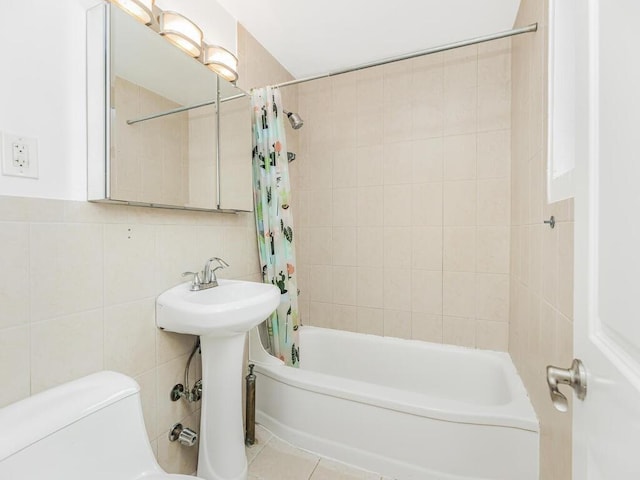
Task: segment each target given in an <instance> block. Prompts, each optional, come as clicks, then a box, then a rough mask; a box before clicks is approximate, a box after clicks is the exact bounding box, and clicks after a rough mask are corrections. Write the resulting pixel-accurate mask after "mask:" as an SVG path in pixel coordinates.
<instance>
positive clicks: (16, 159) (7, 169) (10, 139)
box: [2, 133, 38, 178]
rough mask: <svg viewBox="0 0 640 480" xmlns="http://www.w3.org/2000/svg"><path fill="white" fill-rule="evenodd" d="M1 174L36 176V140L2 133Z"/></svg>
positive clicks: (25, 176)
mask: <svg viewBox="0 0 640 480" xmlns="http://www.w3.org/2000/svg"><path fill="white" fill-rule="evenodd" d="M3 143H4V146H3V148H2V152H3V155H2V157H3V158H2V174H3V175H8V176H14V177H24V178H38V141H37V140H36V139H35V138H30V137H23V136H20V135H11V134H8V133H5V134H4V135H3Z"/></svg>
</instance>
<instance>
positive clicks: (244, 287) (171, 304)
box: [156, 280, 280, 337]
mask: <svg viewBox="0 0 640 480" xmlns="http://www.w3.org/2000/svg"><path fill="white" fill-rule="evenodd" d="M190 285H191V283H190V282H187V283H183V284H181V285H178V286H175V287H173V288H171V289H169V290H167V291H166V292H164V293H162V294H161V295H160V296H159V297H158V300H157V302H156V322H157V324H158V327H160V328H163V329H165V330H168V331H170V332H176V333H187V334H191V335H200V336H222V337H226V336H231V335H237V334H239V333H245V332H248V331H249V330H250V329H251V328H252V327H254V326H256V325H258V324H259V323H261V322H262V321H263V320H265V319H266V318H267V317H268V316H269V315H270V314H271V312H273V311H274V310H275V309H276V307H277V306H278V303H279V302H280V290H279V289H278V287H276V286H275V285H270V284H265V283H255V282H243V281H239V280H218V286H217V287H213V288H209V289H207V290H200V291H198V292H192V291H191V290H189V287H190Z"/></svg>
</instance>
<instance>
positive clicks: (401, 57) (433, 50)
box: [271, 23, 538, 88]
mask: <svg viewBox="0 0 640 480" xmlns="http://www.w3.org/2000/svg"><path fill="white" fill-rule="evenodd" d="M537 30H538V24H537V23H532V24H531V25H528V26H526V27H520V28H514V29H513V30H506V31H503V32H498V33H492V34H490V35H483V36H481V37H475V38H470V39H468V40H461V41H459V42H453V43H447V44H445V45H439V46H437V47H431V48H427V49H426V50H420V51H418V52H413V53H407V54H405V55H399V56H397V57H391V58H386V59H384V60H378V61H375V62H370V63H363V64H361V65H357V66H355V67H349V68H344V69H341V70H334V71H332V72H328V73H322V74H320V75H314V76H312V77H305V78H299V79H296V80H290V81H288V82H282V83H277V84H276V85H271V86H272V87H274V88H279V87H288V86H290V85H297V84H299V83H305V82H310V81H312V80H318V79H320V78H328V77H334V76H336V75H342V74H344V73H351V72H357V71H358V70H363V69H365V68H370V67H378V66H380V65H386V64H387V63H393V62H399V61H401V60H408V59H410V58H416V57H422V56H424V55H431V54H433V53H438V52H444V51H447V50H453V49H456V48H462V47H466V46H469V45H475V44H477V43H483V42H488V41H491V40H498V39H500V38H506V37H513V36H515V35H522V34H523V33H530V32H536V31H537Z"/></svg>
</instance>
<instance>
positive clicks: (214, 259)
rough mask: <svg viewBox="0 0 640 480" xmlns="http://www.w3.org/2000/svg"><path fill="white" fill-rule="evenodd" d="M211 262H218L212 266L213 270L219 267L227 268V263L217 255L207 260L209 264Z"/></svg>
mask: <svg viewBox="0 0 640 480" xmlns="http://www.w3.org/2000/svg"><path fill="white" fill-rule="evenodd" d="M212 262H218V265H219V266H217V267H216V268H214V270H219V269H221V268H227V267H228V266H229V264H228V263H227V262H225V261H224V260H223V259H221V258H219V257H211V258H210V259H209V260H208V263H209V264H211V263H212Z"/></svg>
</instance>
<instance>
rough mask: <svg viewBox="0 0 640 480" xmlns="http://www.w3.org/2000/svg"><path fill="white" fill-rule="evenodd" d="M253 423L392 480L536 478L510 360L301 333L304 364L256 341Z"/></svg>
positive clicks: (534, 450)
mask: <svg viewBox="0 0 640 480" xmlns="http://www.w3.org/2000/svg"><path fill="white" fill-rule="evenodd" d="M249 358H250V361H251V362H252V363H254V364H255V365H256V367H255V373H256V376H257V379H256V392H257V393H256V420H257V422H258V423H260V424H262V425H264V426H265V427H266V428H267V429H269V430H271V431H272V432H273V433H274V434H276V435H277V436H279V437H280V438H282V439H284V440H286V441H288V442H289V443H291V444H293V445H295V446H297V447H300V448H303V449H306V450H309V451H312V452H315V453H317V454H319V455H322V456H326V457H330V458H334V459H337V460H339V461H342V462H345V463H348V464H351V465H354V466H357V467H359V468H362V469H366V470H370V471H373V472H377V473H381V474H383V475H388V476H391V477H393V478H396V479H400V480H402V479H416V480H417V479H419V480H444V479H451V480H453V479H456V480H462V479H465V480H471V479H473V480H479V479H491V480H494V479H495V480H516V479H517V480H534V479H537V478H538V435H539V429H538V421H537V419H536V415H535V412H534V411H533V408H532V406H531V403H530V402H529V399H528V397H527V393H526V391H525V389H524V386H523V385H522V382H521V380H520V378H519V377H518V374H517V372H516V369H515V367H514V366H513V363H512V362H511V359H510V357H509V355H508V354H506V353H502V352H491V351H483V350H473V349H468V348H462V347H455V346H449V345H439V344H433V343H426V342H420V341H414V340H402V339H397V338H389V337H379V336H374V335H365V334H360V333H351V332H343V331H338V330H329V329H324V328H316V327H306V326H305V327H301V328H300V358H301V363H300V368H291V367H287V366H285V365H284V364H283V363H282V362H281V361H280V360H278V359H277V358H275V357H273V356H271V355H269V354H268V353H267V352H266V351H265V350H264V348H263V347H262V343H261V342H260V337H259V333H258V329H257V328H255V329H253V330H252V331H251V333H250V335H249Z"/></svg>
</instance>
